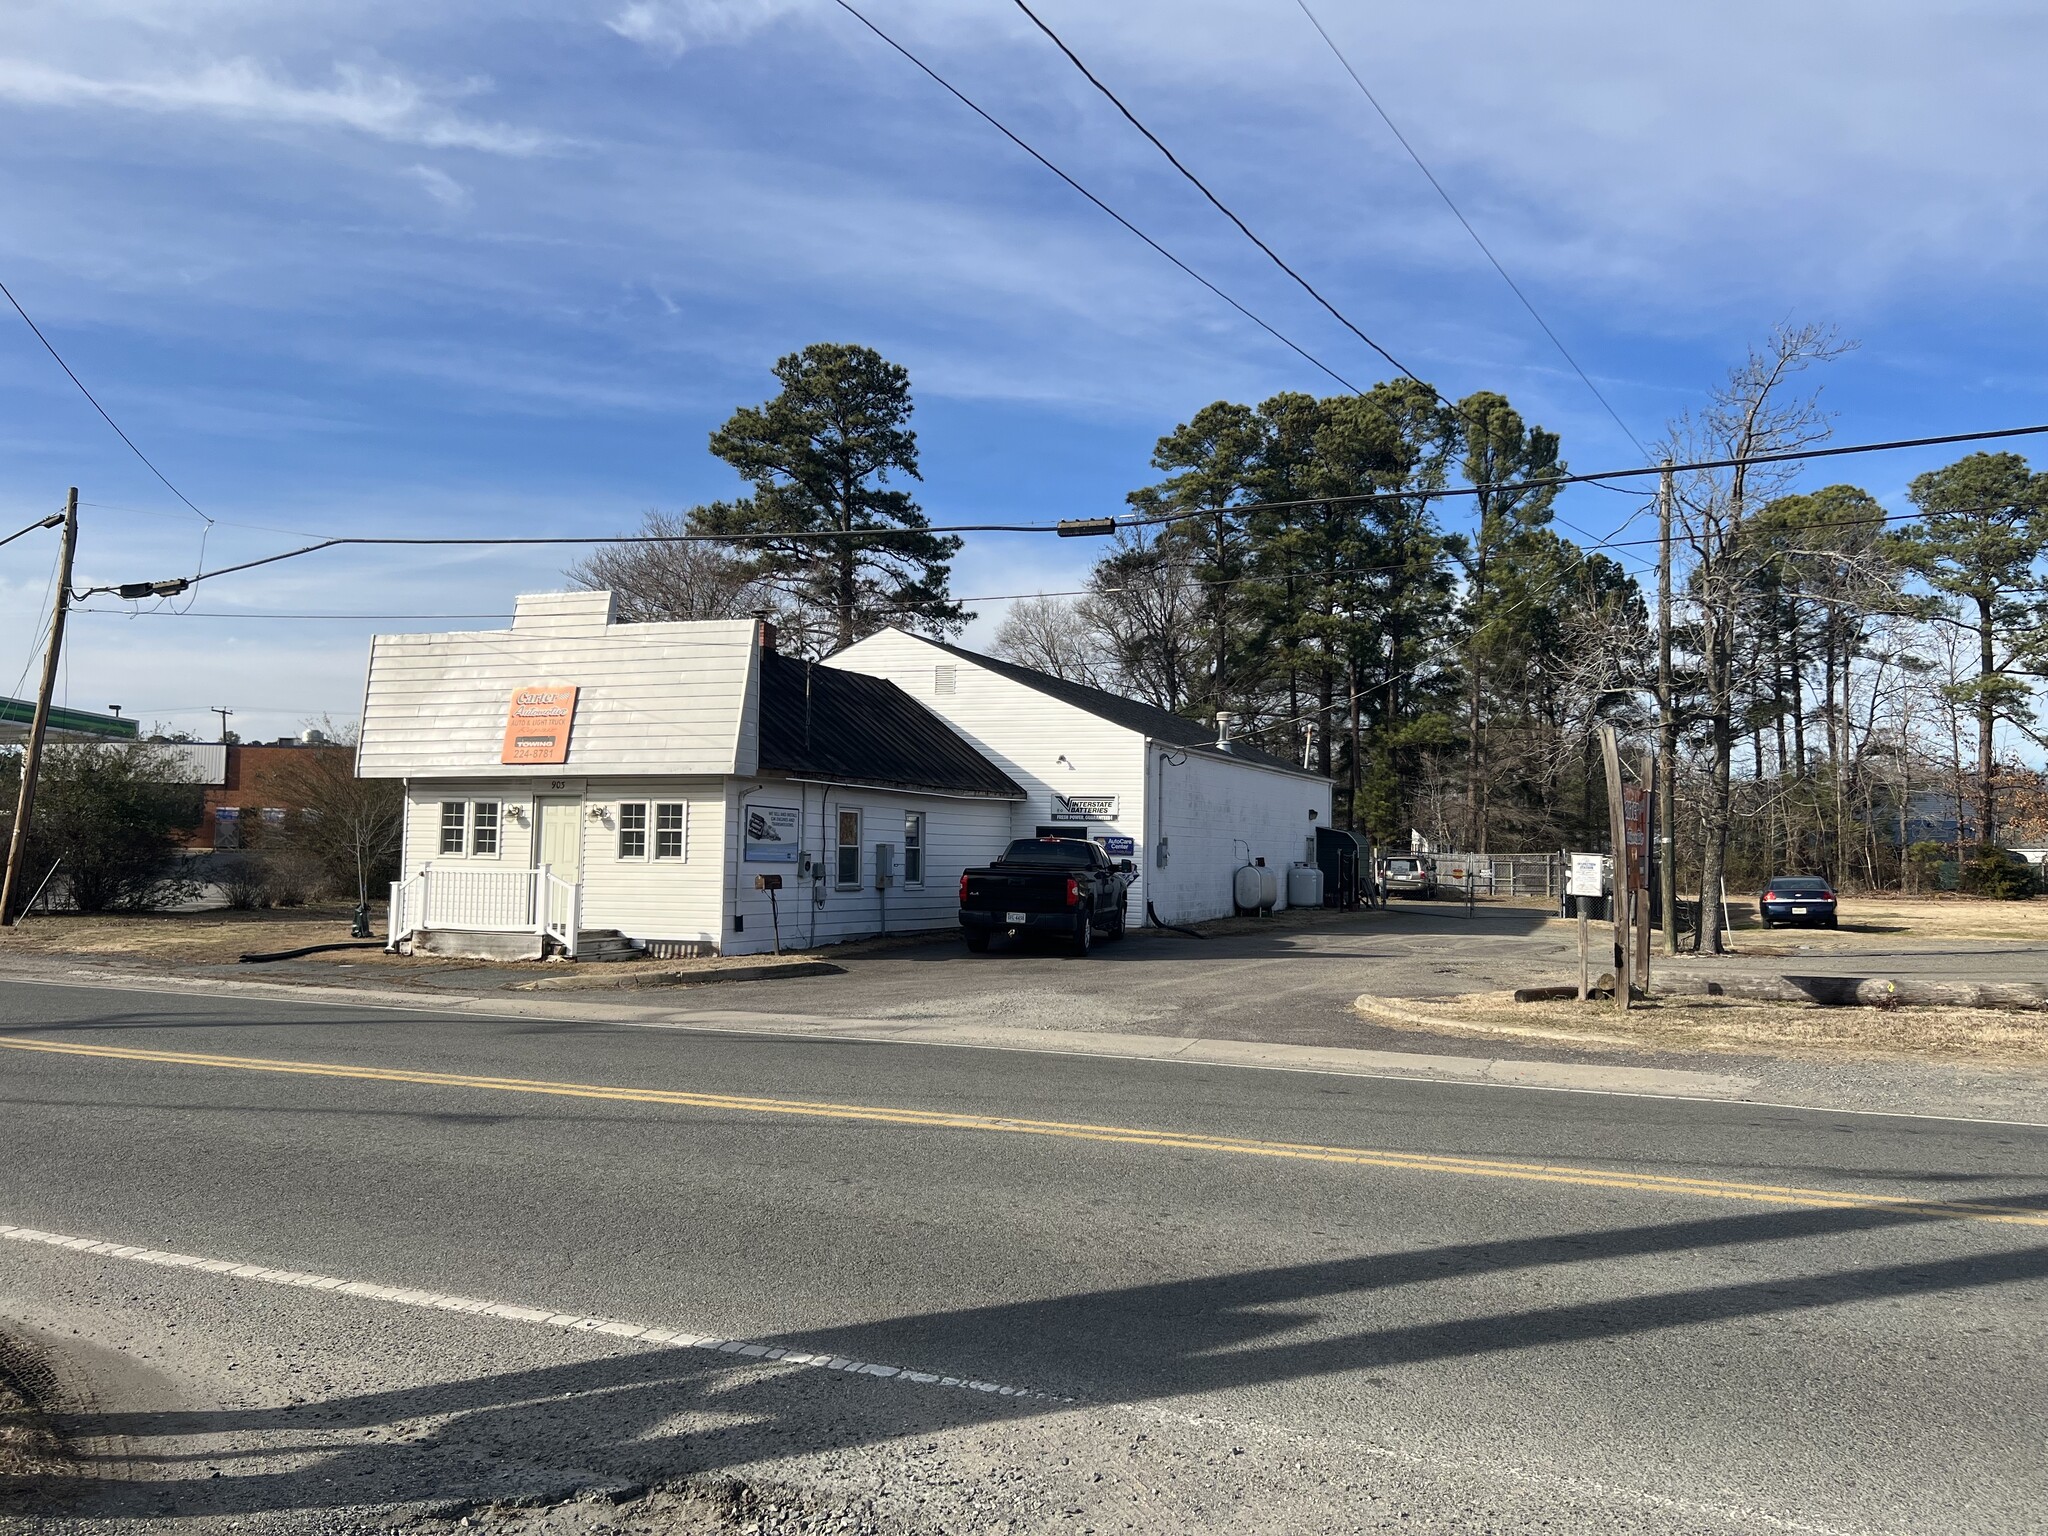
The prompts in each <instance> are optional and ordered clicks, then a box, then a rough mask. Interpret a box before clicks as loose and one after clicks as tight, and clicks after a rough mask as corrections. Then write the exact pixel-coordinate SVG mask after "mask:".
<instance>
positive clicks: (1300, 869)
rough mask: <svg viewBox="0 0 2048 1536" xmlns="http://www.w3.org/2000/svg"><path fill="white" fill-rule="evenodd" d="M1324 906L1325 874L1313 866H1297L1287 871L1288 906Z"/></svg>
mask: <svg viewBox="0 0 2048 1536" xmlns="http://www.w3.org/2000/svg"><path fill="white" fill-rule="evenodd" d="M1322 904H1323V872H1322V871H1321V870H1320V869H1317V868H1316V867H1315V865H1313V864H1296V865H1294V866H1293V867H1292V868H1291V869H1289V870H1288V871H1287V905H1289V906H1290V907H1320V906H1321V905H1322Z"/></svg>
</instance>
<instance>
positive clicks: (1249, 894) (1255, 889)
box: [1230, 864, 1265, 912]
mask: <svg viewBox="0 0 2048 1536" xmlns="http://www.w3.org/2000/svg"><path fill="white" fill-rule="evenodd" d="M1264 873H1265V871H1264V870H1262V869H1259V868H1257V867H1256V866H1255V865H1251V864H1245V865H1242V866H1240V867H1239V869H1238V871H1237V874H1236V876H1235V877H1234V878H1233V879H1232V880H1231V884H1230V890H1231V896H1232V899H1233V900H1235V901H1236V903H1237V910H1238V911H1240V912H1256V911H1258V909H1259V887H1260V885H1261V884H1262V882H1261V881H1260V879H1259V877H1260V876H1261V875H1263V874H1264Z"/></svg>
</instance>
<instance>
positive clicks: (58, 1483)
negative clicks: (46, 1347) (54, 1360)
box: [0, 1332, 77, 1515]
mask: <svg viewBox="0 0 2048 1536" xmlns="http://www.w3.org/2000/svg"><path fill="white" fill-rule="evenodd" d="M53 1390H54V1383H53V1382H52V1381H51V1379H50V1377H49V1374H48V1371H47V1369H46V1367H45V1366H44V1364H43V1362H42V1360H41V1359H40V1358H39V1357H38V1356H36V1355H34V1354H32V1353H30V1352H29V1350H28V1349H27V1348H26V1347H25V1346H24V1345H22V1344H21V1343H20V1341H19V1340H16V1339H12V1338H10V1337H9V1336H8V1335H7V1334H6V1333H4V1332H0V1514H14V1515H28V1514H34V1513H38V1512H44V1511H47V1510H49V1509H50V1508H51V1507H53V1506H54V1505H55V1504H56V1503H57V1502H58V1495H59V1493H60V1491H61V1490H62V1489H64V1488H68V1487H69V1486H71V1483H72V1479H73V1478H74V1477H75V1475H76V1472H77V1467H76V1465H75V1464H74V1463H73V1461H72V1459H71V1457H70V1455H69V1453H68V1452H67V1451H66V1449H65V1446H64V1442H63V1440H62V1438H61V1437H60V1436H59V1435H58V1434H57V1431H56V1429H55V1428H54V1427H53V1426H52V1425H51V1423H50V1419H49V1415H48V1414H47V1412H46V1411H45V1408H44V1405H45V1404H46V1403H47V1402H48V1401H50V1398H51V1396H52V1394H53Z"/></svg>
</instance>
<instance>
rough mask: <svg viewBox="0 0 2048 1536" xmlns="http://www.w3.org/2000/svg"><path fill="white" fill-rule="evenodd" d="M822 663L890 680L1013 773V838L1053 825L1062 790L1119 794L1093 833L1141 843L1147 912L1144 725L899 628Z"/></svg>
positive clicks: (1141, 888) (1139, 910)
mask: <svg viewBox="0 0 2048 1536" xmlns="http://www.w3.org/2000/svg"><path fill="white" fill-rule="evenodd" d="M825 664H826V665H827V666H832V667H844V668H846V669H847V670H848V671H852V672H864V673H866V674H867V675H869V676H870V677H885V678H887V679H889V681H891V682H893V683H895V684H896V686H897V687H899V688H901V689H902V690H903V691H904V692H905V693H907V694H909V695H910V696H911V697H912V698H913V699H916V700H917V701H918V702H919V703H920V704H923V705H924V706H925V707H926V708H927V709H929V710H931V711H932V712H933V713H934V714H936V715H937V716H938V717H939V718H940V719H942V720H944V721H945V722H946V723H947V724H948V725H950V726H951V727H952V728H953V729H954V730H956V731H958V732H959V733H960V734H961V735H962V736H964V737H965V738H966V739H967V740H968V741H969V742H971V743H973V745H974V746H975V747H977V748H978V749H979V750H980V751H981V754H982V755H983V756H984V757H986V758H988V759H989V761H991V762H993V763H994V764H996V766H998V767H999V768H1001V769H1002V770H1003V771H1004V772H1005V773H1007V774H1009V776H1010V777H1011V778H1012V779H1014V780H1016V782H1017V784H1018V785H1019V787H1021V788H1022V789H1023V790H1024V791H1025V792H1026V796H1027V798H1025V799H1024V800H1021V801H1013V802H1011V806H1012V809H1011V812H1010V835H1011V836H1013V837H1029V836H1031V835H1032V833H1033V832H1034V831H1035V830H1036V829H1037V828H1038V827H1039V826H1041V825H1049V824H1051V822H1052V819H1053V818H1052V797H1053V795H1054V793H1055V792H1058V793H1062V794H1069V795H1115V796H1116V797H1117V802H1118V803H1117V815H1116V818H1115V819H1114V820H1113V821H1091V822H1089V823H1088V828H1089V833H1090V835H1091V836H1097V837H1099V836H1102V835H1103V834H1105V833H1114V834H1117V835H1119V836H1123V837H1128V838H1131V839H1132V840H1133V841H1134V842H1135V843H1136V844H1137V848H1138V851H1137V852H1136V853H1135V854H1133V855H1132V858H1133V859H1134V861H1135V862H1136V864H1137V868H1138V872H1139V878H1138V880H1137V881H1136V882H1134V883H1133V884H1132V886H1131V915H1132V917H1133V919H1134V920H1135V921H1138V922H1142V921H1143V920H1144V915H1145V901H1146V891H1145V883H1146V881H1145V877H1146V876H1147V875H1149V874H1150V870H1149V868H1148V866H1147V863H1146V860H1147V855H1148V853H1149V850H1148V848H1147V846H1146V844H1147V836H1146V826H1145V821H1146V817H1145V738H1144V737H1143V736H1142V735H1141V734H1140V733H1138V732H1136V731H1132V730H1127V729H1125V728H1124V727H1123V726H1120V725H1114V724H1112V723H1110V722H1109V721H1107V720H1104V719H1102V718H1100V717H1099V716H1096V715H1092V714H1089V713H1088V712H1087V711H1086V710H1084V709H1078V708H1076V707H1075V706H1073V705H1071V704H1068V703H1065V702H1063V701H1061V700H1059V699H1055V698H1052V697H1050V696H1049V695H1047V694H1043V693H1040V692H1039V691H1038V690H1037V689H1035V688H1032V687H1029V686H1027V685H1026V684H1023V683H1019V682H1015V681H1013V680H1012V679H1010V678H1007V677H1004V676H1002V675H1001V674H999V673H996V672H991V671H989V670H988V669H987V668H986V667H980V666H977V665H975V664H974V662H973V661H971V660H969V659H968V658H966V657H964V656H959V655H956V654H955V653H953V652H951V651H947V650H945V649H943V648H941V647H939V646H936V645H933V644H931V643H930V642H929V641H926V640H921V639H919V638H918V637H917V636H915V635H908V634H905V633H903V632H902V631H901V630H894V629H885V630H883V631H881V632H880V633H878V634H874V635H870V636H869V637H868V638H867V639H865V640H862V641H860V642H859V643H857V644H855V645H852V646H849V647H848V648H847V649H846V650H843V651H841V652H840V653H839V654H838V655H837V656H834V657H832V658H831V659H830V660H828V661H827V662H826V663H825ZM1062 759H1065V760H1064V761H1062ZM956 894H957V893H956Z"/></svg>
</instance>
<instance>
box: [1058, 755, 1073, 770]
mask: <svg viewBox="0 0 2048 1536" xmlns="http://www.w3.org/2000/svg"><path fill="white" fill-rule="evenodd" d="M1053 761H1054V762H1056V763H1065V764H1066V765H1067V766H1068V767H1069V768H1071V767H1073V766H1074V760H1073V759H1072V758H1071V757H1069V756H1067V754H1066V753H1064V752H1062V753H1061V754H1060V755H1059V756H1058V757H1056V758H1054V759H1053Z"/></svg>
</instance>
